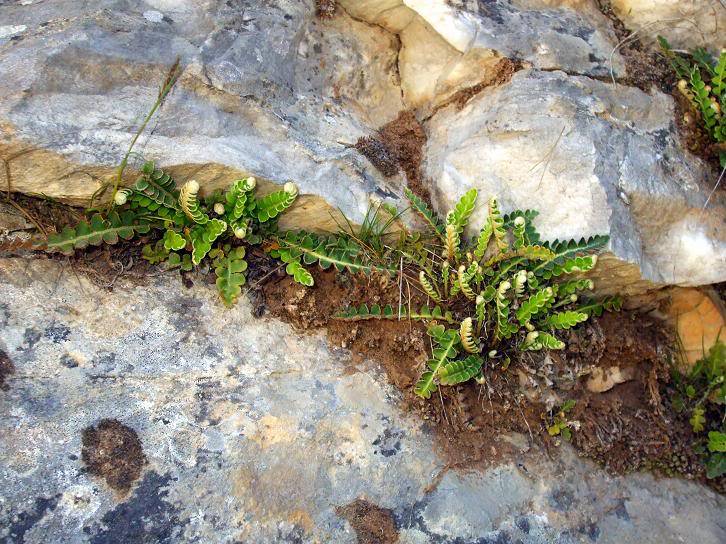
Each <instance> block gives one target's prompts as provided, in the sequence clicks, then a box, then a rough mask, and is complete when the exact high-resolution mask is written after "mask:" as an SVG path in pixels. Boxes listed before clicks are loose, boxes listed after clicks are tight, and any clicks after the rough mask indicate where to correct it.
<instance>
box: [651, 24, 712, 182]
mask: <svg viewBox="0 0 726 544" xmlns="http://www.w3.org/2000/svg"><path fill="white" fill-rule="evenodd" d="M658 40H659V42H660V46H661V49H662V50H663V52H664V54H665V55H666V57H668V59H669V60H670V63H671V66H672V67H673V70H674V71H675V72H676V75H677V76H678V78H679V81H678V90H679V91H680V92H681V93H683V95H684V96H686V97H687V98H688V100H689V101H690V102H691V104H692V105H693V107H694V108H695V109H696V111H697V112H698V113H699V115H700V118H701V122H702V124H703V126H704V128H705V129H706V131H707V132H708V134H709V136H711V138H712V139H713V141H714V143H715V144H716V146H717V149H718V156H719V162H720V163H721V167H723V168H726V115H724V112H725V111H726V49H724V50H722V51H721V54H720V55H719V58H718V59H715V58H713V57H712V56H711V55H710V54H709V53H708V51H706V50H705V49H703V48H698V49H696V50H694V51H693V52H692V53H691V58H690V59H688V58H686V57H684V56H682V55H679V54H678V53H677V52H675V51H674V50H673V49H672V48H671V46H670V44H669V43H668V41H667V40H666V39H665V38H663V37H662V36H658Z"/></svg>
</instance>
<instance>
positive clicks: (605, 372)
mask: <svg viewBox="0 0 726 544" xmlns="http://www.w3.org/2000/svg"><path fill="white" fill-rule="evenodd" d="M633 378H635V369H634V368H624V369H621V368H620V367H618V366H611V367H610V368H600V367H597V368H595V369H594V370H593V371H592V373H591V374H590V377H589V378H588V379H587V383H586V384H585V385H586V387H587V389H588V391H592V392H593V393H604V392H605V391H610V390H611V389H612V388H613V387H615V386H616V385H618V384H621V383H625V382H627V381H630V380H632V379H633Z"/></svg>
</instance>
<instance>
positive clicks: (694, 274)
mask: <svg viewBox="0 0 726 544" xmlns="http://www.w3.org/2000/svg"><path fill="white" fill-rule="evenodd" d="M427 130H428V136H429V139H428V144H427V152H426V165H425V170H426V173H427V174H428V175H429V176H430V177H431V178H433V179H436V180H437V183H436V185H435V189H434V191H433V198H434V201H435V202H436V205H437V207H438V208H439V209H450V208H451V207H452V206H453V204H454V202H455V201H456V200H457V199H458V198H459V196H460V195H461V194H463V193H464V192H465V191H466V190H468V189H469V188H471V187H476V188H477V189H478V190H479V193H480V194H482V195H497V196H498V197H499V199H500V202H501V205H502V207H503V208H504V209H505V210H511V209H516V208H521V209H526V208H528V207H534V208H537V209H539V210H540V211H541V212H542V213H541V215H540V216H539V218H538V219H537V221H536V222H537V224H538V226H539V228H540V231H541V232H542V233H545V234H546V236H547V237H552V238H560V239H562V238H573V237H577V238H579V237H580V236H588V235H592V234H597V233H603V234H608V233H609V234H610V236H611V249H612V251H613V253H614V254H615V255H616V256H618V257H619V258H620V259H622V260H625V261H629V262H632V263H636V264H637V265H638V266H639V267H640V270H641V272H642V275H643V277H644V278H645V279H648V280H650V281H652V282H655V283H674V284H689V285H698V284H701V283H711V282H717V281H723V280H724V279H726V228H724V218H725V217H726V212H725V208H724V199H723V194H722V193H716V194H715V196H714V197H712V204H709V207H708V208H707V209H705V210H704V209H702V206H703V205H704V203H705V201H706V198H707V196H708V194H709V189H708V187H706V186H705V185H703V184H702V183H701V181H702V180H703V179H705V178H706V177H707V175H708V173H709V172H710V170H709V169H707V168H705V167H704V166H703V165H702V164H699V162H698V161H696V160H694V159H693V157H691V156H689V155H687V154H686V153H684V152H683V151H681V149H680V147H679V145H678V143H677V137H676V134H675V133H674V132H673V109H672V102H671V100H670V98H669V97H666V96H665V95H663V94H660V93H653V94H651V95H648V94H645V93H643V92H642V91H640V90H638V89H635V88H630V87H622V86H617V85H615V86H613V85H611V84H608V83H602V82H600V81H595V80H593V79H590V78H585V77H572V76H567V75H566V74H564V73H562V72H541V71H529V70H523V71H520V72H518V73H517V74H516V75H515V76H514V77H513V78H512V81H511V82H510V83H508V84H505V85H502V86H500V87H497V88H495V89H487V90H485V91H484V92H482V93H481V94H480V95H479V96H477V97H475V98H474V99H472V100H471V101H470V102H469V103H468V104H467V105H466V107H465V108H464V109H462V110H460V111H459V110H457V109H456V108H455V107H453V106H452V107H449V108H447V109H445V110H443V111H440V112H438V113H437V115H435V116H434V117H433V118H432V119H431V120H430V121H429V122H428V124H427ZM485 216H486V212H485V209H483V208H482V209H481V211H480V212H477V213H476V214H475V215H474V219H473V221H472V225H473V227H476V228H477V229H478V228H479V227H480V226H481V224H482V223H483V220H484V218H485ZM616 281H623V279H621V280H616ZM626 283H627V281H626Z"/></svg>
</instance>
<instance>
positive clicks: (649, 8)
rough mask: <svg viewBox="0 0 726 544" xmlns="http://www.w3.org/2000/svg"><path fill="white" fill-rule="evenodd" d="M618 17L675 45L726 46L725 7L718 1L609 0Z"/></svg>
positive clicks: (640, 33) (687, 47)
mask: <svg viewBox="0 0 726 544" xmlns="http://www.w3.org/2000/svg"><path fill="white" fill-rule="evenodd" d="M611 4H612V7H613V9H614V10H615V13H617V15H618V17H620V19H622V20H623V22H624V23H625V24H626V26H628V28H630V29H631V30H633V31H637V32H638V33H639V35H641V36H649V37H651V38H652V39H655V37H656V36H657V35H658V34H660V35H662V36H665V37H666V38H667V39H668V41H670V42H671V45H673V46H674V47H676V48H683V49H695V48H696V47H705V48H707V49H710V50H712V51H713V52H714V53H718V52H719V50H720V49H722V48H724V47H726V33H724V28H726V7H725V6H724V5H723V2H721V1H720V0H689V1H687V2H682V1H678V0H612V1H611Z"/></svg>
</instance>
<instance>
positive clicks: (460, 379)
mask: <svg viewBox="0 0 726 544" xmlns="http://www.w3.org/2000/svg"><path fill="white" fill-rule="evenodd" d="M482 364H484V360H483V359H482V358H481V357H477V356H476V355H469V356H468V357H467V358H466V359H463V360H459V361H451V362H450V363H446V364H445V365H443V367H442V368H441V370H439V383H440V384H441V385H456V384H458V383H464V382H468V381H469V380H470V379H471V378H473V377H474V376H476V375H477V374H479V372H480V371H481V366H482Z"/></svg>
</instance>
